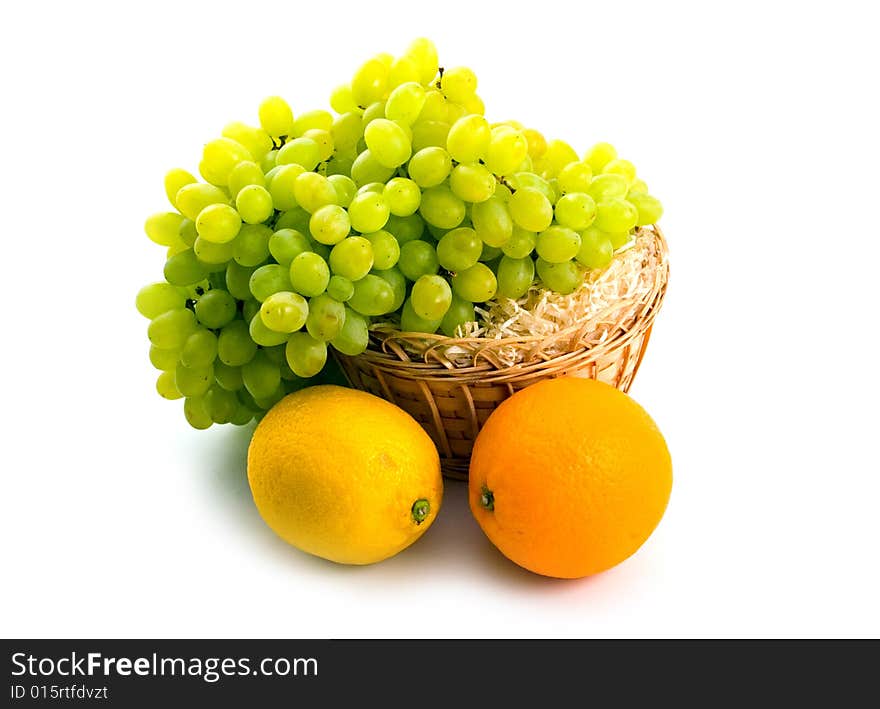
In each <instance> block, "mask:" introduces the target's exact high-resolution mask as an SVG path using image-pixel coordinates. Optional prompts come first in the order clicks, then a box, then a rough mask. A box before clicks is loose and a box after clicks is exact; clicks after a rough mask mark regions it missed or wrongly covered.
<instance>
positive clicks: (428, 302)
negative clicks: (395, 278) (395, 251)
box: [410, 242, 452, 329]
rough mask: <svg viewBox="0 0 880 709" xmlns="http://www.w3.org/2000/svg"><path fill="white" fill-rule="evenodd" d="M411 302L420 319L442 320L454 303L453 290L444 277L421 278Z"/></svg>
mask: <svg viewBox="0 0 880 709" xmlns="http://www.w3.org/2000/svg"><path fill="white" fill-rule="evenodd" d="M410 243H415V242H410ZM410 301H411V302H412V307H413V310H414V311H415V313H416V315H418V316H419V317H420V318H423V319H425V320H428V321H434V320H442V319H443V316H444V315H446V311H447V310H449V306H450V304H451V303H452V288H450V287H449V283H448V282H447V281H446V279H445V278H443V276H427V275H426V276H421V277H420V278H419V279H418V280H417V281H416V282H415V283H414V284H413V287H412V293H411V295H410ZM435 329H436V328H435Z"/></svg>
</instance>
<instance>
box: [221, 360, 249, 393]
mask: <svg viewBox="0 0 880 709" xmlns="http://www.w3.org/2000/svg"><path fill="white" fill-rule="evenodd" d="M214 380H215V381H216V382H217V383H218V384H219V385H220V386H221V387H223V388H224V389H225V390H226V391H229V392H235V391H238V390H239V389H241V387H242V385H243V383H242V381H241V367H230V366H229V365H228V364H223V362H221V361H220V360H219V359H218V360H216V361H215V362H214Z"/></svg>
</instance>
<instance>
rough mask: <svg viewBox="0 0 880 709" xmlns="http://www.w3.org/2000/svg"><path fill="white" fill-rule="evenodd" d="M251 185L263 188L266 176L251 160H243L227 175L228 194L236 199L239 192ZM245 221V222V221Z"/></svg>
mask: <svg viewBox="0 0 880 709" xmlns="http://www.w3.org/2000/svg"><path fill="white" fill-rule="evenodd" d="M251 185H257V186H259V187H265V186H266V176H265V175H264V174H263V171H262V170H261V169H260V166H259V165H257V163H255V162H253V161H251V160H243V161H242V162H240V163H238V165H236V166H235V167H234V168H232V172H230V173H229V194H231V195H232V198H233V199H237V198H238V195H239V194H240V193H241V191H242V190H243V189H244V188H245V187H249V186H251ZM237 204H238V203H237V202H236V205H237ZM270 204H271V202H270ZM239 212H241V209H239ZM245 221H247V220H246V219H245ZM260 221H262V220H260Z"/></svg>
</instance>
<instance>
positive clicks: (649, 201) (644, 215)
mask: <svg viewBox="0 0 880 709" xmlns="http://www.w3.org/2000/svg"><path fill="white" fill-rule="evenodd" d="M626 201H627V202H629V203H630V204H632V205H633V206H634V207H635V208H636V210H637V211H638V219H637V220H636V226H646V225H648V224H656V223H657V220H658V219H660V217H661V216H663V205H662V204H660V200H659V199H657V198H656V197H652V196H651V195H649V194H646V193H642V192H636V193H635V194H629V195H628V196H627V198H626Z"/></svg>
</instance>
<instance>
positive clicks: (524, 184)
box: [507, 172, 556, 204]
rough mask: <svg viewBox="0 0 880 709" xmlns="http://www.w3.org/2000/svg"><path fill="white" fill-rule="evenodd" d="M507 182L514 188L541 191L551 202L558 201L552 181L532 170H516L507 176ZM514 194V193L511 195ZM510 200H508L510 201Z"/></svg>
mask: <svg viewBox="0 0 880 709" xmlns="http://www.w3.org/2000/svg"><path fill="white" fill-rule="evenodd" d="M507 184H508V185H509V186H510V187H511V189H513V190H522V189H526V188H529V189H533V190H537V191H538V192H540V193H541V194H542V195H544V197H546V198H547V201H549V202H550V203H551V204H553V203H554V202H556V192H555V191H554V190H553V187H551V185H550V183H549V182H548V181H547V180H545V179H544V178H543V177H540V176H539V175H535V174H534V173H531V172H515V173H514V174H512V175H511V176H510V177H508V178H507ZM511 196H512V195H511ZM509 201H510V200H508V202H509Z"/></svg>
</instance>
